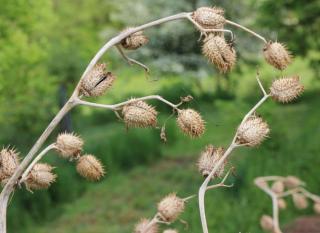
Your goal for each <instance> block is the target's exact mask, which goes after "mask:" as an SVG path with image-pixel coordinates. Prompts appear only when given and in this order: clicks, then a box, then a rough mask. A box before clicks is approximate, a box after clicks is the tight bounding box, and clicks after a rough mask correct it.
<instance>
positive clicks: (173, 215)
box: [158, 193, 184, 222]
mask: <svg viewBox="0 0 320 233" xmlns="http://www.w3.org/2000/svg"><path fill="white" fill-rule="evenodd" d="M183 210H184V200H183V199H181V198H179V197H177V195H176V194H175V193H172V194H169V195H168V196H166V197H165V198H163V199H162V200H161V201H160V202H159V204H158V213H159V215H160V217H161V218H162V220H164V221H166V222H173V221H174V220H176V219H177V218H178V216H179V215H180V214H181V213H182V212H183Z"/></svg>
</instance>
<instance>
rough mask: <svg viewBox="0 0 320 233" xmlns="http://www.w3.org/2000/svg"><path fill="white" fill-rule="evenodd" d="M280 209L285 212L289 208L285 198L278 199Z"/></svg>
mask: <svg viewBox="0 0 320 233" xmlns="http://www.w3.org/2000/svg"><path fill="white" fill-rule="evenodd" d="M278 207H279V209H281V210H284V209H286V208H287V203H286V201H285V200H284V199H283V198H280V199H278Z"/></svg>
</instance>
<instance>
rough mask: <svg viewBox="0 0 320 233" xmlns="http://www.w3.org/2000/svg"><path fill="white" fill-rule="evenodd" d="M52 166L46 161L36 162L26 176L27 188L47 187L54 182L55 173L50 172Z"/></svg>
mask: <svg viewBox="0 0 320 233" xmlns="http://www.w3.org/2000/svg"><path fill="white" fill-rule="evenodd" d="M52 170H53V167H52V166H50V165H49V164H46V163H36V164H35V165H34V166H33V168H32V169H31V171H30V173H29V174H28V176H27V177H26V181H25V184H26V186H27V188H28V189H33V190H36V189H47V188H48V187H49V186H50V185H51V184H52V183H53V182H55V180H56V178H57V175H56V174H54V173H52Z"/></svg>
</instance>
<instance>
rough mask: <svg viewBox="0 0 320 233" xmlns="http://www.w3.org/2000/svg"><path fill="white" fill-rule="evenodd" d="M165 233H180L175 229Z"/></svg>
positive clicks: (164, 232)
mask: <svg viewBox="0 0 320 233" xmlns="http://www.w3.org/2000/svg"><path fill="white" fill-rule="evenodd" d="M163 233H178V231H177V230H175V229H167V230H164V231H163Z"/></svg>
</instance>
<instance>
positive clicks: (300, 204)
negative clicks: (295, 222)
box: [292, 193, 309, 210]
mask: <svg viewBox="0 0 320 233" xmlns="http://www.w3.org/2000/svg"><path fill="white" fill-rule="evenodd" d="M292 200H293V204H294V206H295V207H296V208H297V209H299V210H302V209H305V208H307V207H308V205H309V204H308V200H307V198H306V197H305V196H304V195H302V194H300V193H295V194H293V195H292Z"/></svg>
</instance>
